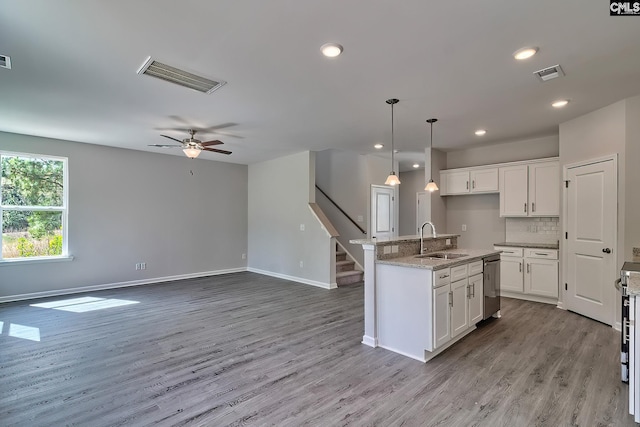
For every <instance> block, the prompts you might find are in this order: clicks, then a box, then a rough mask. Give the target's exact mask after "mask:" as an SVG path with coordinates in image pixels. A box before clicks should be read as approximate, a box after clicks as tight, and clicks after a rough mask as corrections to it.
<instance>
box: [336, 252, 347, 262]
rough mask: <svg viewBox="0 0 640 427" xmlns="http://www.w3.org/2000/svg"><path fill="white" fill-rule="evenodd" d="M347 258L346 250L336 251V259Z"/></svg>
mask: <svg viewBox="0 0 640 427" xmlns="http://www.w3.org/2000/svg"><path fill="white" fill-rule="evenodd" d="M345 259H347V253H346V252H340V251H338V252H336V261H344V260H345Z"/></svg>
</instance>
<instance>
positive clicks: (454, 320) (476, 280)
mask: <svg viewBox="0 0 640 427" xmlns="http://www.w3.org/2000/svg"><path fill="white" fill-rule="evenodd" d="M482 266H483V262H482V260H476V261H473V262H470V263H467V264H462V265H457V266H454V267H451V268H444V269H440V270H435V271H434V270H430V269H424V268H413V267H403V266H399V265H389V264H376V289H377V296H376V314H377V325H378V346H380V347H383V348H386V349H388V350H391V351H395V352H396V353H400V354H403V355H405V356H408V357H411V358H413V359H417V360H420V361H423V362H426V361H428V360H430V359H431V358H433V357H434V356H436V355H437V354H439V353H440V352H441V351H442V350H444V349H446V348H447V347H449V346H451V345H452V344H453V343H454V342H456V341H458V340H459V339H460V338H462V337H463V336H465V335H467V334H468V333H469V332H471V331H473V330H474V329H475V325H476V323H477V322H479V321H480V320H482V314H483V313H482V301H483V290H482V282H483V275H482ZM470 272H471V273H473V274H474V275H473V276H471V277H469V274H470Z"/></svg>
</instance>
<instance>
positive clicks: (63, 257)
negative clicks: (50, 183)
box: [0, 150, 73, 264]
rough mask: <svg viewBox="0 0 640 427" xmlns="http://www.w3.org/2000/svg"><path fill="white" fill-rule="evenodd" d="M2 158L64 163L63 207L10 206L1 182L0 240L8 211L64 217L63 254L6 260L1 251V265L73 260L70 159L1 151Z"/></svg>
mask: <svg viewBox="0 0 640 427" xmlns="http://www.w3.org/2000/svg"><path fill="white" fill-rule="evenodd" d="M2 157H22V158H28V159H46V160H54V161H59V162H62V186H63V188H62V206H10V205H5V204H3V202H2V191H1V190H2V183H1V182H0V240H1V237H2V233H3V232H2V227H3V224H2V217H3V215H2V213H3V212H4V211H5V210H8V211H32V212H33V211H38V212H60V213H61V215H62V254H60V255H47V256H33V257H21V258H4V257H3V256H2V250H1V249H0V264H5V263H32V262H46V261H64V260H72V259H73V257H72V256H70V255H69V239H68V236H69V158H68V157H61V156H52V155H49V154H35V153H26V152H16V151H6V150H0V160H1V158H2ZM0 176H2V162H1V161H0Z"/></svg>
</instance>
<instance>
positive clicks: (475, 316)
mask: <svg viewBox="0 0 640 427" xmlns="http://www.w3.org/2000/svg"><path fill="white" fill-rule="evenodd" d="M483 284H484V275H483V274H482V273H480V274H476V275H475V276H471V277H469V285H468V289H467V294H468V295H469V325H475V324H476V323H478V322H479V321H481V320H482V310H483V308H484V307H483V303H484V288H483Z"/></svg>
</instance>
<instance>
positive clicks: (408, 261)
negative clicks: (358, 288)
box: [376, 249, 500, 271]
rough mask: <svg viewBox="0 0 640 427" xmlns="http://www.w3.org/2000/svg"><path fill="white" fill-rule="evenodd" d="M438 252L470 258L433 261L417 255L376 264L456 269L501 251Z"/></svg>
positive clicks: (459, 250)
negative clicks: (459, 254) (460, 254)
mask: <svg viewBox="0 0 640 427" xmlns="http://www.w3.org/2000/svg"><path fill="white" fill-rule="evenodd" d="M438 252H447V253H452V254H453V253H469V256H468V257H464V258H457V259H451V260H433V259H426V258H415V256H416V255H410V256H406V257H400V258H391V259H384V260H376V264H384V265H395V266H398V267H409V268H423V269H425V270H433V271H437V270H442V269H444V268H449V267H455V266H458V265H462V264H468V263H470V262H474V261H478V260H480V259H482V258H486V257H488V256H490V255H498V254H500V251H496V250H489V249H473V250H472V249H449V250H446V251H438Z"/></svg>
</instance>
